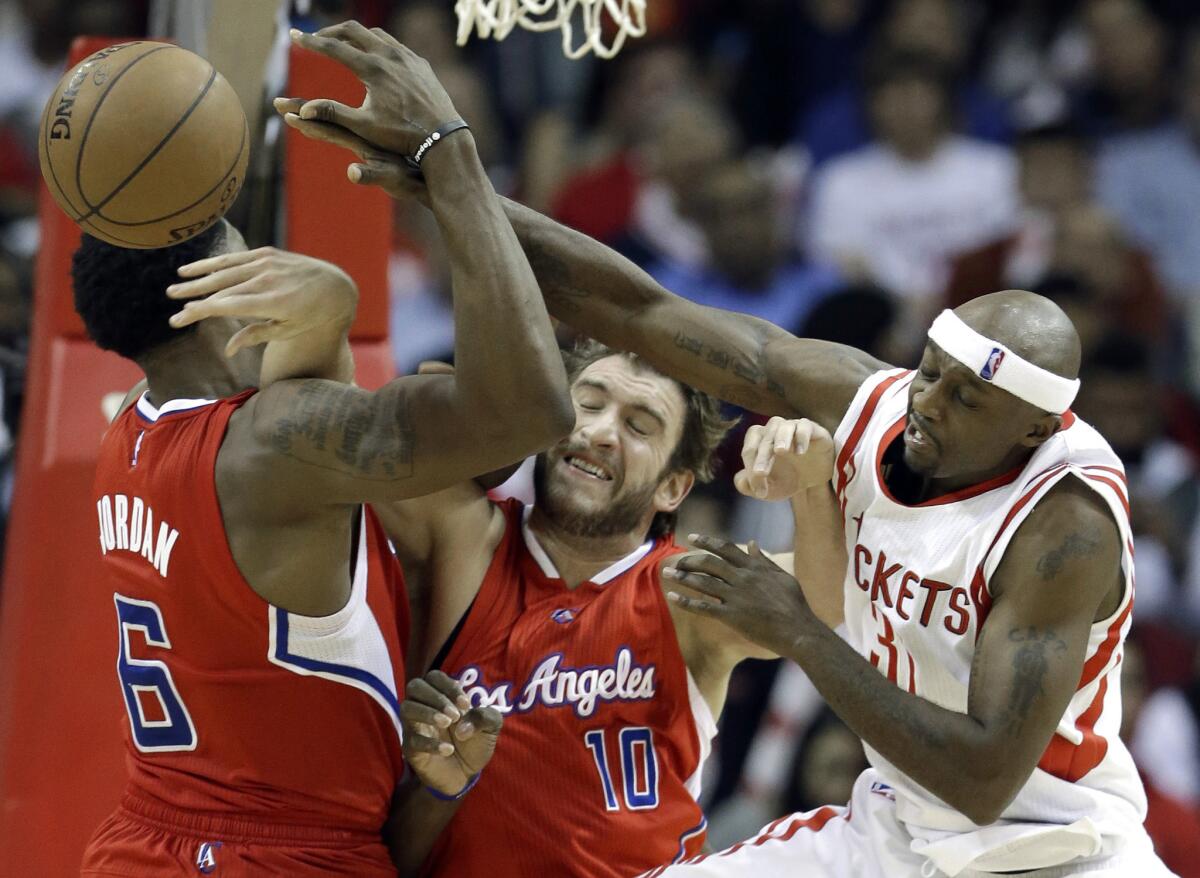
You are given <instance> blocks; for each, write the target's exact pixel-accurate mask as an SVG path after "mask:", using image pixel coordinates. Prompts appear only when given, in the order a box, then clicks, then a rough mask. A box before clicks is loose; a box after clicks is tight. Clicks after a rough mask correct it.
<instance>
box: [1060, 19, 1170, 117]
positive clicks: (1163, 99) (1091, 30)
mask: <svg viewBox="0 0 1200 878" xmlns="http://www.w3.org/2000/svg"><path fill="white" fill-rule="evenodd" d="M1082 19H1083V24H1084V28H1085V31H1086V34H1087V37H1088V40H1089V43H1090V45H1091V53H1092V75H1091V79H1090V81H1089V82H1088V83H1087V84H1086V86H1085V87H1084V88H1083V90H1082V91H1081V92H1080V93H1079V94H1077V95H1076V97H1075V100H1074V106H1073V108H1072V112H1071V115H1072V117H1073V118H1076V119H1078V120H1080V122H1081V123H1082V124H1083V126H1084V130H1085V132H1086V133H1087V134H1089V135H1091V136H1094V137H1105V136H1108V135H1112V134H1117V133H1119V132H1122V131H1134V130H1138V129H1143V128H1149V127H1152V126H1154V125H1157V124H1159V123H1161V122H1163V121H1165V120H1166V119H1167V118H1168V116H1169V115H1170V112H1171V109H1172V100H1171V98H1172V95H1171V87H1170V79H1169V75H1168V62H1169V60H1170V58H1169V44H1168V41H1167V35H1166V32H1165V30H1164V27H1163V24H1162V22H1161V21H1159V20H1158V18H1156V17H1155V15H1154V13H1153V12H1152V11H1151V10H1150V8H1149V7H1148V6H1147V5H1146V4H1145V3H1144V2H1142V0H1085V2H1084V3H1083V7H1082Z"/></svg>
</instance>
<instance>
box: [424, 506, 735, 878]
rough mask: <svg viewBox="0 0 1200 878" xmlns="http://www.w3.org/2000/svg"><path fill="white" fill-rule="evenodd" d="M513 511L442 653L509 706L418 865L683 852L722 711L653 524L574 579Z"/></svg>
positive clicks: (480, 697) (482, 869)
mask: <svg viewBox="0 0 1200 878" xmlns="http://www.w3.org/2000/svg"><path fill="white" fill-rule="evenodd" d="M503 509H504V514H505V517H506V527H505V534H504V537H503V539H502V540H501V541H500V545H499V546H498V547H497V548H496V552H495V555H494V556H493V558H492V563H491V566H490V567H489V568H488V571H487V574H486V575H485V577H484V580H483V584H482V586H481V588H480V590H479V594H478V596H477V597H476V599H475V602H474V604H473V605H472V607H471V609H470V610H469V611H468V612H467V615H466V617H465V619H464V621H463V623H462V626H461V629H460V630H459V632H458V634H457V636H456V637H455V639H454V641H453V643H452V645H451V646H450V648H449V651H448V652H447V654H446V658H445V660H444V661H443V662H442V663H441V666H442V669H443V670H444V671H446V672H447V673H449V674H450V675H452V676H454V677H455V678H457V679H458V680H459V681H460V682H461V683H462V686H463V689H464V690H465V691H466V693H467V695H468V696H469V697H470V698H471V701H472V703H473V704H476V705H481V704H490V705H492V706H494V707H496V708H497V709H499V710H500V711H501V712H502V713H504V714H505V719H504V731H503V732H502V733H501V743H500V745H499V747H498V748H497V750H496V754H495V756H494V757H493V758H492V761H491V762H490V763H489V764H488V766H487V768H486V769H484V771H483V774H482V776H481V777H480V780H479V783H478V785H477V786H476V787H475V788H474V789H473V790H472V791H471V792H470V794H469V795H467V796H466V797H465V798H464V799H463V803H462V806H461V807H460V809H459V811H458V813H457V814H456V815H455V817H454V819H453V820H452V821H451V823H450V825H449V827H447V829H446V830H445V831H444V832H443V833H442V836H441V838H440V839H439V840H438V844H437V847H436V848H435V850H434V853H433V855H432V856H431V858H430V861H429V863H428V864H427V867H426V874H428V875H433V876H439V878H450V876H454V878H471V876H476V875H479V876H487V878H528V876H533V875H553V876H555V878H567V876H579V878H608V876H612V878H618V876H620V878H625V876H629V875H637V874H639V873H641V872H643V871H645V870H646V869H650V868H652V867H654V866H657V865H661V864H662V863H667V862H671V861H673V860H676V859H680V858H682V857H685V856H691V855H693V854H695V853H697V852H698V851H699V850H700V847H701V845H702V844H703V841H704V830H705V825H706V824H705V820H704V815H703V814H702V812H701V810H700V806H699V805H698V804H697V803H696V797H697V796H698V795H699V792H700V769H701V766H702V765H703V762H704V758H705V756H706V755H707V754H708V752H709V748H710V744H711V741H712V737H713V735H714V734H715V733H716V725H715V723H714V721H713V718H712V714H711V712H710V710H709V708H708V705H707V703H706V702H705V701H704V700H703V698H702V697H701V696H700V693H699V690H698V689H697V688H696V686H695V683H694V681H693V680H692V678H691V674H690V673H689V672H688V669H687V666H686V665H685V664H684V661H683V656H682V655H681V653H680V651H679V644H678V641H677V640H676V637H675V626H674V623H673V622H672V619H671V613H670V611H669V609H668V607H667V603H666V599H665V597H664V595H663V592H662V588H661V585H660V583H659V566H660V564H661V562H662V561H663V559H664V558H666V557H667V556H670V555H673V554H675V553H678V552H680V551H681V549H680V547H679V546H677V545H676V544H675V542H674V541H673V540H671V539H664V540H651V541H648V542H646V543H645V544H644V545H642V546H641V547H640V548H638V549H637V550H636V551H634V552H633V553H631V554H630V555H628V556H627V557H625V558H624V559H622V560H621V561H619V562H617V563H616V564H614V565H612V566H611V567H609V568H608V569H606V570H604V571H603V572H601V573H599V574H597V575H596V576H595V577H593V579H592V580H591V581H589V582H584V583H581V584H580V585H579V586H578V587H577V588H575V589H573V590H572V589H568V588H566V587H565V586H564V584H563V582H562V579H561V578H560V577H559V575H558V573H557V571H556V570H555V569H554V566H553V564H552V563H551V561H550V559H549V557H548V556H547V555H546V553H545V551H544V550H543V549H542V547H541V546H540V545H539V544H538V542H537V538H536V537H535V536H534V534H533V533H532V532H531V531H530V530H529V528H528V527H527V526H525V519H526V518H527V513H528V509H526V508H524V507H522V506H521V504H520V503H518V502H516V501H514V500H509V501H506V502H505V503H504V504H503Z"/></svg>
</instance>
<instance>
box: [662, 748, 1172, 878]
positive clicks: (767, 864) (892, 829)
mask: <svg viewBox="0 0 1200 878" xmlns="http://www.w3.org/2000/svg"><path fill="white" fill-rule="evenodd" d="M911 843H912V836H911V835H909V833H908V830H907V829H905V827H904V824H902V823H901V822H900V821H899V820H897V819H896V802H895V797H894V794H893V793H892V791H891V789H890V788H888V787H887V786H886V785H884V784H882V783H880V782H879V777H878V775H877V774H876V773H875V771H874V770H872V769H868V770H867V771H865V772H863V773H862V774H861V775H860V776H859V778H858V780H857V781H856V782H855V784H854V792H853V794H852V795H851V797H850V804H849V805H846V806H843V807H836V806H826V807H824V808H817V809H816V810H814V811H808V812H805V813H802V814H789V815H788V816H786V817H781V818H780V819H778V820H776V821H775V822H774V823H769V824H767V826H765V827H763V829H762V831H761V833H759V835H757V836H756V837H754V838H750V839H747V840H746V841H743V842H739V843H738V844H735V845H733V847H730V848H727V849H726V850H723V851H720V852H719V853H713V854H705V855H701V856H698V857H693V858H692V859H690V860H685V861H684V862H681V863H675V864H673V865H670V866H662V867H660V868H658V869H654V870H652V871H650V872H647V873H645V874H644V875H643V876H641V878H659V876H663V878H777V876H780V878H782V876H787V878H909V876H911V878H945V876H946V874H947V873H945V872H943V871H941V870H940V869H938V868H937V867H936V866H935V865H934V863H933V862H931V861H930V860H929V859H927V858H926V857H924V856H922V855H920V854H917V853H914V852H913V851H912V849H911V847H910V845H911ZM995 874H996V873H984V872H977V871H974V870H972V869H965V870H962V871H959V872H958V873H957V876H956V878H985V876H989V878H994V876H995ZM1020 874H1021V876H1022V878H1068V876H1074V875H1081V876H1087V878H1134V876H1136V878H1172V875H1173V873H1171V872H1170V871H1169V870H1168V869H1167V868H1166V867H1165V866H1164V865H1163V864H1162V863H1161V861H1159V859H1158V857H1156V856H1155V855H1154V851H1153V848H1152V846H1151V845H1150V843H1149V838H1148V837H1145V836H1144V835H1143V837H1142V838H1141V839H1138V840H1136V843H1134V844H1130V845H1128V846H1127V848H1126V849H1124V850H1123V851H1122V852H1121V853H1119V854H1117V855H1114V856H1108V857H1105V858H1103V859H1097V860H1089V861H1086V862H1079V863H1073V864H1068V865H1064V866H1054V867H1052V868H1048V869H1036V870H1034V871H1026V872H1022V873H1020Z"/></svg>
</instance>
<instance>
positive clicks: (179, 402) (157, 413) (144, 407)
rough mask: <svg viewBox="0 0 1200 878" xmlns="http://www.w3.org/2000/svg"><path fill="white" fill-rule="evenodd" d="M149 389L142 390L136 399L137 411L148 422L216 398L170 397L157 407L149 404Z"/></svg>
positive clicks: (187, 409)
mask: <svg viewBox="0 0 1200 878" xmlns="http://www.w3.org/2000/svg"><path fill="white" fill-rule="evenodd" d="M149 394H150V391H148V390H146V391H143V392H142V395H141V396H139V397H138V400H137V412H138V414H139V415H141V416H142V417H143V418H145V419H146V420H147V421H150V423H154V422H155V421H157V420H158V419H159V418H161V417H162V416H163V415H171V414H174V413H176V412H186V411H190V410H192V409H198V408H203V407H204V406H206V405H212V404H213V403H214V402H216V401H217V400H215V399H171V400H168V401H167V402H164V403H163V404H162V405H160V406H159V407H158V408H155V407H154V406H152V405H151V404H150V400H149V398H148V397H149Z"/></svg>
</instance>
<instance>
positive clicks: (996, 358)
mask: <svg viewBox="0 0 1200 878" xmlns="http://www.w3.org/2000/svg"><path fill="white" fill-rule="evenodd" d="M1003 362H1004V351H1002V350H1001V349H1000V348H992V352H991V353H990V354H988V358H987V362H986V363H984V364H983V368H982V369H980V370H979V377H980V378H982V379H983V380H984V381H991V380H992V378H994V377H995V376H996V373H997V372H999V371H1000V364H1001V363H1003Z"/></svg>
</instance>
